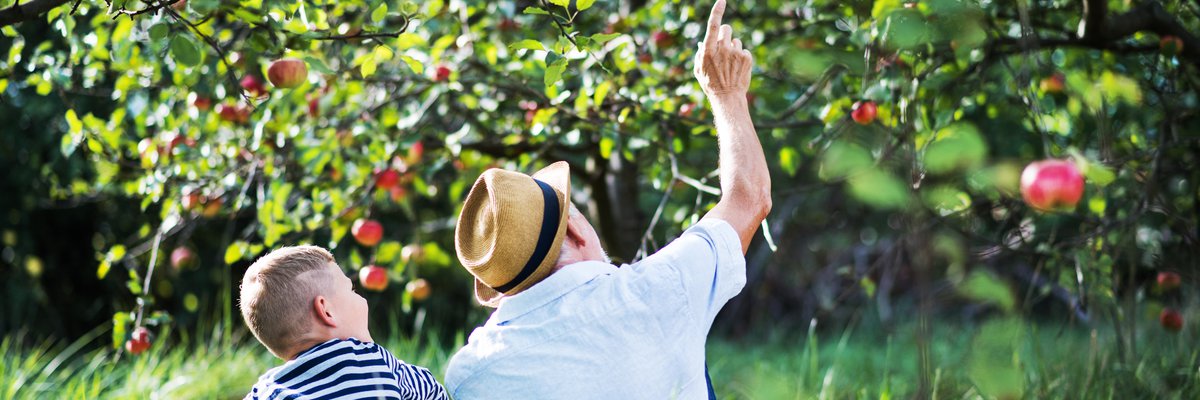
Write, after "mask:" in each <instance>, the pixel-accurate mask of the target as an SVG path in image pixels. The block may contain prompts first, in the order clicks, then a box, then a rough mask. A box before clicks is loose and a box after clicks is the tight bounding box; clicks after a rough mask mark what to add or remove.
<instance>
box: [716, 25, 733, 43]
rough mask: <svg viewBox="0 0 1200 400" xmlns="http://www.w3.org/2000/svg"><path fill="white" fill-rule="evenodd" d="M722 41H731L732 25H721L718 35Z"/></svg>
mask: <svg viewBox="0 0 1200 400" xmlns="http://www.w3.org/2000/svg"><path fill="white" fill-rule="evenodd" d="M719 39H720V42H722V43H731V42H730V41H731V40H733V27H732V26H729V25H721V36H720V37H719Z"/></svg>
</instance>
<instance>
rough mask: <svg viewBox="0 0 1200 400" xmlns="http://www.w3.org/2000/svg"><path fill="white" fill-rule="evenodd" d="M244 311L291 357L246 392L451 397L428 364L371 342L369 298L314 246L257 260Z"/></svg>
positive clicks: (245, 288) (249, 274) (274, 348)
mask: <svg viewBox="0 0 1200 400" xmlns="http://www.w3.org/2000/svg"><path fill="white" fill-rule="evenodd" d="M241 298H242V300H241V308H242V317H244V318H245V319H246V325H247V326H249V327H250V331H251V332H253V333H254V337H256V338H258V341H259V342H262V344H263V345H264V346H266V347H267V349H268V350H270V351H271V354H274V355H275V356H276V357H279V358H281V359H283V360H286V361H287V362H286V363H284V364H283V365H282V366H279V367H275V368H273V369H271V370H270V371H267V372H266V373H265V374H263V375H262V377H260V378H259V380H258V383H256V384H255V385H254V388H253V389H252V390H251V391H250V393H249V394H247V395H246V398H247V399H296V398H302V399H310V398H356V399H357V398H391V399H396V398H398V399H414V400H426V399H429V400H434V399H437V400H442V399H447V398H448V396H447V395H446V389H445V388H444V387H442V385H441V384H440V383H438V381H437V380H436V379H435V378H434V377H433V374H431V373H429V370H428V369H425V368H422V367H418V366H414V365H409V364H406V363H405V362H404V361H400V360H399V359H397V358H396V357H395V356H393V355H392V353H391V352H389V351H387V350H386V349H384V348H383V347H381V346H379V345H377V344H375V343H372V341H371V333H370V332H368V331H367V301H366V300H365V299H363V298H362V296H359V295H358V294H357V293H355V292H354V283H353V282H352V281H351V280H350V278H347V277H346V276H345V275H344V274H343V273H342V270H341V268H339V267H338V266H337V264H336V263H335V262H334V259H333V255H332V254H329V252H328V251H326V250H325V249H322V248H320V247H316V246H295V247H284V248H281V249H278V250H275V251H272V252H271V253H270V254H267V255H266V256H264V257H262V258H260V259H258V261H255V262H254V264H253V265H251V266H250V269H248V270H246V275H245V276H244V277H243V278H242V295H241Z"/></svg>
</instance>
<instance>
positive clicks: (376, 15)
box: [371, 2, 388, 22]
mask: <svg viewBox="0 0 1200 400" xmlns="http://www.w3.org/2000/svg"><path fill="white" fill-rule="evenodd" d="M387 12H388V6H387V2H381V3H379V7H375V11H371V21H372V22H383V19H384V18H387Z"/></svg>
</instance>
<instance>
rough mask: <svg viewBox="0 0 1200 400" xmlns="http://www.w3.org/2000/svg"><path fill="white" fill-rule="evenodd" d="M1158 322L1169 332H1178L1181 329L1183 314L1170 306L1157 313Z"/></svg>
mask: <svg viewBox="0 0 1200 400" xmlns="http://www.w3.org/2000/svg"><path fill="white" fill-rule="evenodd" d="M1158 322H1159V323H1160V324H1162V327H1163V329H1166V330H1168V331H1171V332H1179V331H1180V330H1182V329H1183V315H1180V314H1179V311H1175V310H1173V309H1171V308H1164V309H1163V310H1162V314H1159V315H1158Z"/></svg>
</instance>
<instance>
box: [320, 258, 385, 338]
mask: <svg viewBox="0 0 1200 400" xmlns="http://www.w3.org/2000/svg"><path fill="white" fill-rule="evenodd" d="M328 275H329V276H330V277H332V279H331V280H332V282H331V285H330V286H331V287H330V291H331V293H330V295H329V303H330V307H331V308H332V309H333V310H332V311H333V312H334V313H335V314H334V315H335V317H336V318H337V319H338V322H340V324H339V325H338V335H337V336H338V337H339V338H342V339H345V338H348V337H353V338H355V339H358V340H362V341H367V342H373V341H374V340H373V339H371V332H370V331H369V330H368V329H367V299H364V298H363V297H362V296H359V295H358V293H356V292H355V291H354V281H352V280H350V278H348V277H346V275H345V273H343V272H342V269H341V268H340V267H338V266H337V264H334V263H329V274H328Z"/></svg>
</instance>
